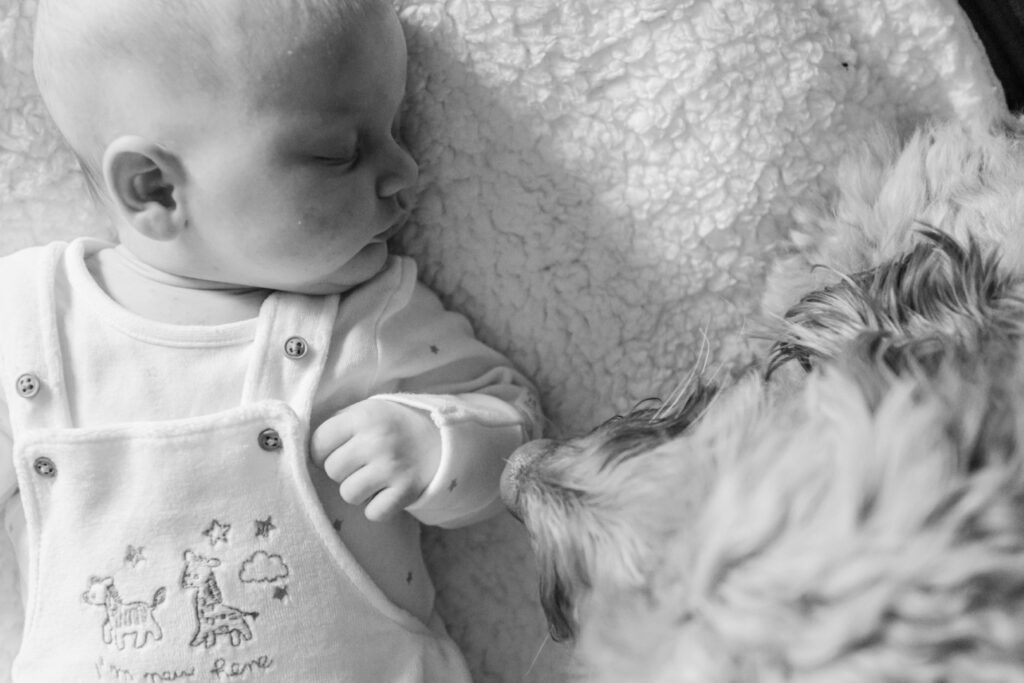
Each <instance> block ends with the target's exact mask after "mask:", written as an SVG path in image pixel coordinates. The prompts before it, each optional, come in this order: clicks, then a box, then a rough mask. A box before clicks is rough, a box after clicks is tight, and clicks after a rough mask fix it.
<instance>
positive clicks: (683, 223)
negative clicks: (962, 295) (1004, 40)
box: [0, 0, 1003, 683]
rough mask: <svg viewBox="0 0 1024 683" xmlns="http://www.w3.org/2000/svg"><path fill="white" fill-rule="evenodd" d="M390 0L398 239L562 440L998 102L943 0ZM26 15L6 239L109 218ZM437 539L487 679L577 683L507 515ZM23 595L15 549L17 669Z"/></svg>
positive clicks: (7, 593)
mask: <svg viewBox="0 0 1024 683" xmlns="http://www.w3.org/2000/svg"><path fill="white" fill-rule="evenodd" d="M398 5H399V9H400V11H401V15H402V18H403V20H404V23H405V27H406V30H407V37H408V43H409V50H410V66H409V70H410V80H409V105H408V106H409V112H408V116H407V117H406V121H407V124H406V130H405V131H404V132H405V134H406V136H407V138H408V141H409V144H410V146H411V148H412V150H413V153H414V154H415V156H416V157H417V159H418V160H419V161H420V163H421V165H422V177H421V182H420V185H419V188H418V194H419V197H418V208H417V209H416V212H415V215H414V221H413V224H412V226H411V227H410V228H409V229H408V230H407V231H406V233H405V235H404V236H403V237H402V239H401V243H400V245H399V246H400V248H402V249H404V250H405V251H407V252H408V253H410V254H411V255H413V256H414V257H415V258H416V259H417V260H418V261H419V263H420V264H421V266H422V272H423V278H424V280H425V281H426V282H427V283H428V284H429V285H431V286H433V287H434V288H435V289H436V290H437V291H438V292H439V293H440V294H441V295H442V296H443V297H444V299H445V300H446V302H447V303H448V304H449V305H450V306H451V307H453V308H455V309H457V310H460V311H462V312H463V313H465V314H466V315H468V316H469V318H470V319H471V320H472V321H473V322H474V324H475V326H476V329H477V331H478V333H479V335H480V337H482V338H483V339H484V340H485V341H487V342H489V343H490V344H492V345H493V346H495V347H497V348H499V349H502V350H503V351H505V352H506V353H507V354H508V355H509V356H510V357H511V358H512V359H514V361H515V362H516V363H518V364H519V365H520V366H521V368H522V369H523V370H525V371H526V372H528V373H529V374H530V375H532V376H533V377H534V379H535V380H536V381H537V383H538V386H539V388H540V390H541V393H542V395H543V399H544V405H545V407H546V409H547V413H548V415H549V417H550V424H549V432H551V433H558V432H563V431H566V432H574V431H578V430H582V429H586V428H588V427H589V426H592V425H593V424H595V423H596V422H598V421H600V420H603V419H604V418H606V417H608V416H609V415H610V414H611V413H613V412H615V411H621V410H623V409H626V408H628V407H629V406H630V405H631V404H632V403H634V402H635V401H637V400H638V399H641V398H644V397H647V396H651V395H655V394H659V393H663V392H665V391H666V390H668V389H670V388H671V387H672V385H673V384H674V382H675V379H674V378H675V377H677V376H678V375H679V374H680V373H683V372H685V371H686V369H687V368H688V367H689V366H690V365H691V364H692V363H693V362H694V361H695V359H696V356H697V352H698V349H699V348H700V346H701V342H702V339H703V338H705V337H707V338H710V339H711V340H713V344H712V345H711V348H712V349H713V350H714V355H713V358H712V361H713V362H715V363H719V364H722V365H724V366H729V365H734V364H739V363H743V362H744V361H745V360H746V359H747V357H748V355H749V353H750V348H749V346H748V342H747V341H745V337H744V335H743V332H744V329H745V323H746V321H748V320H749V319H750V318H751V316H753V315H755V314H756V313H757V311H758V308H759V299H760V293H761V291H762V288H763V285H764V279H765V274H766V272H767V270H768V267H769V264H770V263H771V261H772V260H773V258H774V255H775V253H776V250H777V247H778V245H780V244H782V242H783V240H784V238H785V236H786V233H787V229H788V227H789V226H790V225H791V224H792V221H793V217H794V207H797V206H800V205H804V204H807V203H809V202H810V203H820V202H822V201H823V198H825V197H827V196H828V194H829V191H830V182H831V181H830V170H831V169H832V168H833V165H834V163H835V161H836V160H837V158H838V157H839V156H840V155H841V154H842V153H843V152H844V150H846V149H848V148H849V147H850V146H851V145H856V144H857V142H858V141H859V140H861V139H862V138H863V137H864V136H865V135H866V134H867V132H868V131H870V130H871V129H873V128H875V127H876V126H879V125H885V126H894V127H896V128H898V129H903V130H907V129H909V128H911V127H913V126H914V125H915V124H916V123H917V122H919V121H921V120H922V119H924V118H926V117H932V116H939V117H943V118H946V117H955V118H961V119H964V120H969V121H979V122H981V121H984V120H985V119H986V118H987V117H989V116H991V115H993V114H995V113H998V111H999V109H1000V107H1002V106H1003V105H1002V104H1001V102H1002V98H1001V91H1000V88H999V86H998V84H997V83H996V81H995V78H994V76H993V74H992V71H991V69H990V67H989V64H988V62H987V61H986V59H985V56H984V52H983V50H982V48H981V46H980V44H979V43H978V41H977V39H976V36H975V34H974V33H973V31H972V30H971V28H970V26H969V24H968V22H967V21H966V19H965V17H964V16H963V14H962V13H961V12H960V10H959V8H958V7H957V5H956V3H955V1H954V0H800V1H799V2H789V1H781V2H780V1H779V0H398ZM33 7H34V0H0V89H2V103H3V107H2V109H0V253H7V252H10V251H12V250H14V249H17V248H20V247H24V246H28V245H31V244H36V243H40V242H44V241H47V240H51V239H54V238H67V237H70V236H73V235H77V234H82V233H103V232H104V231H105V230H106V229H107V227H106V221H105V219H104V218H103V217H102V216H101V215H99V213H98V212H96V211H95V210H94V209H92V208H91V207H90V206H89V204H88V200H87V198H86V193H85V192H84V189H83V184H82V181H81V178H80V176H79V174H78V172H77V171H76V170H75V166H74V163H73V160H72V157H71V155H70V154H69V153H68V152H67V150H66V149H64V148H63V147H62V146H61V144H60V142H59V141H58V139H57V137H56V136H55V134H54V132H53V130H52V128H51V126H50V124H49V123H48V121H47V119H46V116H45V113H44V111H43V108H42V106H41V105H40V102H39V100H38V99H37V96H36V93H35V88H34V85H33V81H32V77H31V59H30V53H31V47H30V44H31V21H32V14H33ZM3 541H4V543H6V539H3ZM425 543H426V549H427V554H428V557H429V560H430V562H431V566H432V568H433V570H434V575H435V580H436V583H437V586H438V589H439V599H440V607H441V609H442V611H443V613H444V614H445V616H446V618H447V621H448V623H449V625H450V630H451V632H452V634H453V635H454V637H455V638H456V639H457V640H458V641H459V642H460V644H461V645H462V647H463V648H464V650H465V652H466V654H467V657H468V659H469V661H470V664H471V667H472V669H473V671H474V673H475V675H476V678H477V680H478V681H480V682H482V683H486V682H491V681H493V682H502V683H504V682H518V681H539V682H547V681H558V680H562V678H563V673H564V667H565V660H566V656H565V650H564V649H563V648H561V647H560V646H556V645H553V644H551V643H548V642H547V641H546V637H545V632H546V630H545V627H544V624H543V620H542V617H541V615H540V612H539V609H538V607H537V604H536V600H535V598H534V594H535V583H536V576H535V574H534V572H533V571H532V568H531V560H530V558H529V550H528V546H527V543H526V539H525V538H524V535H523V533H522V532H521V531H520V530H519V529H518V527H517V526H516V524H515V523H514V522H513V521H511V520H510V519H508V518H504V517H503V518H500V519H497V520H494V521H492V522H489V523H485V524H481V525H477V526H475V527H472V528H469V529H465V530H459V531H456V532H446V533H443V534H442V533H433V532H431V533H428V535H427V537H426V540H425ZM17 605H18V597H17V594H16V588H15V580H14V575H13V567H12V560H11V555H10V550H9V548H7V547H6V546H3V547H2V550H0V660H2V662H0V668H2V669H3V670H6V668H7V666H8V662H9V660H10V658H11V656H12V654H13V652H14V651H15V650H16V647H17V642H18V640H19V627H20V626H19V625H20V615H19V614H18V609H17ZM54 656H60V644H59V643H55V644H54ZM0 680H2V679H0Z"/></svg>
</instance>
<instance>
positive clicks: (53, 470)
mask: <svg viewBox="0 0 1024 683" xmlns="http://www.w3.org/2000/svg"><path fill="white" fill-rule="evenodd" d="M32 469H34V470H35V471H36V474H38V475H39V476H41V477H52V476H54V475H56V474H57V466H56V465H54V464H53V461H52V460H50V459H49V458H45V457H39V458H36V459H35V461H34V462H33V463H32Z"/></svg>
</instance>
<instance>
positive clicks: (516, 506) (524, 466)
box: [500, 439, 554, 522]
mask: <svg viewBox="0 0 1024 683" xmlns="http://www.w3.org/2000/svg"><path fill="white" fill-rule="evenodd" d="M553 443H554V442H553V441H551V440H550V439H537V440H535V441H530V442H528V443H525V444H523V445H522V446H520V447H519V448H517V449H516V450H515V451H514V452H513V453H512V455H510V456H509V458H508V460H507V461H506V462H505V469H504V471H502V473H501V483H500V490H501V501H502V502H503V503H505V507H506V508H508V511H509V512H511V513H512V516H513V517H515V518H516V519H518V520H519V521H520V522H521V521H523V514H522V509H521V505H520V496H519V493H520V490H521V488H522V483H523V480H524V478H526V477H528V476H529V471H530V468H531V467H532V466H533V464H534V463H535V462H536V461H537V460H538V458H540V457H542V456H543V455H544V454H545V453H547V452H548V451H549V450H550V449H551V446H552V445H553Z"/></svg>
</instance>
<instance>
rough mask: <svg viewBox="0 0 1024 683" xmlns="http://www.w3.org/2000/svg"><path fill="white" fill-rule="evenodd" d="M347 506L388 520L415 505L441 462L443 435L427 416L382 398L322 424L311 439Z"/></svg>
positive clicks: (312, 452)
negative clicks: (355, 507)
mask: <svg viewBox="0 0 1024 683" xmlns="http://www.w3.org/2000/svg"><path fill="white" fill-rule="evenodd" d="M310 456H311V457H312V458H313V462H315V463H317V464H318V465H320V466H321V467H323V468H324V471H325V472H326V473H327V476H329V477H330V478H331V479H333V480H334V481H336V482H338V484H339V486H338V492H339V493H340V494H341V497H342V499H343V500H344V501H345V502H346V503H349V504H350V505H364V504H365V509H364V514H365V515H366V518H367V519H369V520H373V521H384V520H387V519H390V518H391V517H393V516H394V515H395V514H397V513H398V512H399V511H401V510H404V509H405V508H406V507H408V506H409V505H411V504H412V503H414V502H415V501H416V499H417V498H419V497H420V495H421V494H422V493H423V491H424V490H425V489H426V488H427V485H428V484H430V481H431V479H433V477H434V473H435V472H437V468H438V465H439V463H440V461H441V434H440V432H439V430H438V428H437V427H436V426H435V425H434V423H433V421H432V420H431V419H430V416H429V415H428V414H427V413H426V412H424V411H421V410H417V409H416V408H410V407H408V406H405V405H402V404H399V403H394V402H392V401H388V400H386V399H366V400H364V401H360V402H359V403H355V404H353V405H351V406H349V407H348V408H345V409H344V410H342V411H340V412H338V413H337V414H335V415H334V416H333V417H330V418H328V419H327V420H324V422H323V424H321V425H320V426H319V427H318V428H317V429H316V431H314V432H313V436H312V439H311V440H310Z"/></svg>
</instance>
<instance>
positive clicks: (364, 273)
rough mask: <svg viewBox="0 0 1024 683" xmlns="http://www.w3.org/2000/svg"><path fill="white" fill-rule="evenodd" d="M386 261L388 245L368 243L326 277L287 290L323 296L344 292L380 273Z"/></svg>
mask: <svg viewBox="0 0 1024 683" xmlns="http://www.w3.org/2000/svg"><path fill="white" fill-rule="evenodd" d="M387 263H388V246H387V244H386V243H384V242H374V243H372V244H368V245H366V246H365V247H363V249H362V250H361V251H360V252H359V253H358V254H356V255H355V256H353V257H352V258H351V259H349V260H348V262H346V263H345V265H344V266H342V267H341V268H339V269H338V270H337V271H335V272H334V273H332V274H331V275H330V276H328V277H327V278H324V279H321V280H317V281H314V282H308V283H299V284H297V285H296V286H295V287H294V288H292V287H288V288H287V291H291V292H294V293H296V294H311V295H316V296H325V295H330V294H344V293H345V292H348V291H349V290H352V289H355V288H356V287H358V286H359V285H361V284H363V283H365V282H367V281H369V280H372V279H373V278H374V277H376V276H377V275H378V274H380V273H381V272H382V271H383V270H384V268H385V267H386V266H387Z"/></svg>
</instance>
